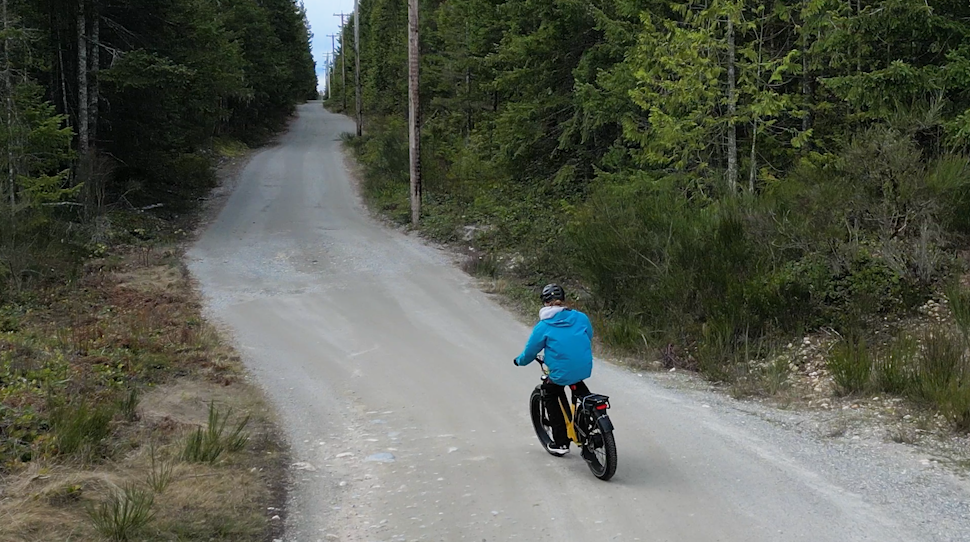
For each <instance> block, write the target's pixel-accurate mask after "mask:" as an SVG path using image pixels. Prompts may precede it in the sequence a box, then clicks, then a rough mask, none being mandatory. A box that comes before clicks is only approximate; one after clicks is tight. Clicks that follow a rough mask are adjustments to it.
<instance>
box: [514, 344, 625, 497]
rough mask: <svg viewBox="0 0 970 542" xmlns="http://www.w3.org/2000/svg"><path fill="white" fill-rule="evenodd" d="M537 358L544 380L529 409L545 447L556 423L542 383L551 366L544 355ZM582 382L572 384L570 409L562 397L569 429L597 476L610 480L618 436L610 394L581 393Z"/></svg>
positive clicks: (563, 409)
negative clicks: (549, 408) (611, 418)
mask: <svg viewBox="0 0 970 542" xmlns="http://www.w3.org/2000/svg"><path fill="white" fill-rule="evenodd" d="M536 361H538V362H539V366H540V367H542V383H540V384H539V385H537V386H536V388H535V389H534V390H533V391H532V395H531V396H530V397H529V412H530V413H531V415H532V425H533V427H534V428H535V430H536V436H537V437H539V442H540V443H542V447H543V448H545V447H546V446H547V445H548V444H549V443H551V442H552V441H553V438H552V426H551V425H550V424H549V416H548V413H547V412H546V403H545V401H544V400H543V398H544V397H545V394H546V392H545V390H544V389H543V387H542V384H544V383H545V382H546V380H548V379H549V368H548V367H546V364H545V363H543V360H542V359H541V358H537V359H536ZM579 384H580V383H576V384H573V385H571V386H569V388H570V392H571V393H570V394H571V398H570V404H569V408H568V409H567V408H566V405H564V404H562V401H558V402H559V405H560V407H561V408H562V412H563V415H564V416H565V419H566V433H567V434H568V435H569V438H570V440H572V441H573V442H574V443H576V445H577V446H578V447H579V449H580V450H581V451H582V456H583V459H585V460H586V464H587V465H588V466H589V470H590V471H592V473H593V476H595V477H597V478H599V479H600V480H603V481H606V480H609V479H610V478H612V477H613V475H614V474H616V440H615V439H614V438H613V422H612V421H610V416H609V414H607V413H606V411H607V410H608V409H609V408H610V398H609V397H608V396H606V395H599V394H596V393H590V394H588V395H584V396H581V397H577V396H576V387H577V386H578V385H579ZM549 453H550V454H551V453H552V452H549Z"/></svg>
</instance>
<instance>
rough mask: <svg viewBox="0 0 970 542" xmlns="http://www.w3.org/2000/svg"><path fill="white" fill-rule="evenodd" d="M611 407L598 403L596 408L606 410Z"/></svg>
mask: <svg viewBox="0 0 970 542" xmlns="http://www.w3.org/2000/svg"><path fill="white" fill-rule="evenodd" d="M608 408H610V405H596V410H606V409H608Z"/></svg>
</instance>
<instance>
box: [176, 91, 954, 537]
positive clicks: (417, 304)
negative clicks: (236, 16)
mask: <svg viewBox="0 0 970 542" xmlns="http://www.w3.org/2000/svg"><path fill="white" fill-rule="evenodd" d="M353 129H354V125H353V123H352V122H351V121H349V120H348V119H347V118H346V117H343V116H338V115H334V114H331V113H328V112H326V111H325V110H324V109H323V108H322V107H321V105H320V103H319V102H313V103H308V104H305V105H303V106H301V107H300V108H299V116H298V118H297V119H296V120H295V121H294V123H293V124H292V126H291V128H290V130H289V132H288V133H287V134H286V135H285V136H283V137H282V139H281V141H280V143H279V144H278V145H276V146H273V147H269V148H266V149H265V150H262V151H261V152H259V153H258V154H256V156H255V157H254V158H253V159H252V160H251V162H250V163H249V164H248V166H247V167H246V169H245V170H244V171H243V172H242V173H241V177H240V178H239V180H238V185H237V187H236V188H235V190H234V192H233V193H232V194H231V196H230V197H229V199H228V201H227V203H226V205H225V207H224V208H223V209H222V211H221V213H220V215H219V217H218V218H217V219H216V220H215V221H214V222H213V223H212V224H210V225H209V226H208V227H207V229H206V230H205V232H204V234H203V235H202V236H201V238H200V239H199V240H198V242H197V243H196V245H195V246H194V248H193V249H192V250H191V251H190V253H189V257H190V268H191V271H192V273H193V275H194V276H195V277H196V278H197V279H198V280H199V282H200V284H201V287H202V290H203V293H204V295H205V299H206V303H207V307H208V311H209V314H210V315H211V316H212V317H213V318H215V319H216V320H218V321H220V322H222V323H224V324H225V325H227V326H228V328H229V329H231V330H232V332H233V334H234V340H235V342H236V345H237V347H238V348H239V350H240V352H241V354H242V355H243V357H244V359H245V361H246V364H247V366H248V367H249V368H250V370H251V371H252V373H253V375H254V377H255V378H256V379H257V380H258V381H259V383H260V384H261V385H262V386H263V387H264V388H265V389H266V390H267V392H268V394H269V396H270V398H271V399H272V400H273V402H274V403H275V405H276V406H277V408H278V410H279V412H280V414H281V421H282V423H283V425H284V427H285V430H286V434H287V437H288V439H289V441H290V442H291V444H292V449H293V461H294V462H295V464H294V467H293V479H294V487H293V488H292V491H291V493H290V502H289V503H288V504H287V508H286V510H287V514H286V518H285V521H286V522H287V535H286V538H285V539H286V540H287V541H291V540H292V541H309V542H314V541H316V540H344V541H377V540H380V541H405V540H407V541H410V540H429V541H431V540H434V541H445V542H451V541H459V540H469V541H474V542H478V541H482V540H487V541H508V540H527V541H534V540H550V541H557V542H564V541H570V542H571V541H580V540H643V541H651V542H660V541H670V542H694V541H697V542H706V541H732V542H733V541H737V542H741V541H743V542H778V541H805V542H851V541H864V540H865V541H876V542H894V541H898V542H914V541H953V542H956V541H963V542H966V541H967V540H970V526H968V525H970V520H968V515H970V511H968V503H970V495H968V491H967V486H966V484H965V483H964V482H961V481H959V480H958V479H956V478H954V477H952V476H950V475H949V474H946V473H945V472H943V470H942V469H940V468H938V467H934V466H933V465H932V464H930V465H926V464H924V463H923V462H920V461H919V458H918V457H917V456H916V455H915V454H914V453H912V452H910V451H908V450H907V449H906V448H905V447H903V446H901V445H895V444H884V443H881V442H880V443H872V442H858V441H851V440H850V439H820V438H818V437H817V436H814V433H812V432H811V431H807V430H806V431H798V430H793V429H791V428H786V427H783V426H782V423H780V422H772V421H768V420H766V418H770V419H776V420H782V421H784V420H789V419H795V418H797V416H799V415H797V414H788V413H777V415H775V414H772V411H769V410H767V409H764V410H761V409H759V407H757V406H756V405H743V404H741V403H737V402H734V401H731V400H729V399H726V398H723V397H719V396H717V395H714V394H710V393H707V392H701V391H676V390H672V389H670V388H669V386H665V385H663V383H662V382H661V380H662V376H660V375H649V374H647V375H642V376H641V375H637V374H636V373H632V372H630V371H628V370H625V369H623V368H618V367H615V366H613V365H610V364H608V363H606V362H604V361H598V362H597V365H596V368H595V369H594V372H593V377H592V378H591V379H590V380H589V384H590V387H591V388H592V389H593V390H594V391H596V392H600V393H604V394H607V395H610V396H611V398H612V401H611V402H612V405H613V409H612V410H611V411H610V412H611V417H612V418H613V421H614V424H615V425H616V439H617V446H618V449H619V469H618V471H617V474H616V477H615V478H614V479H613V481H611V482H609V483H604V482H601V481H599V480H596V479H595V478H593V476H592V475H591V474H590V472H589V471H588V470H587V468H586V465H585V463H584V462H583V460H582V459H581V458H580V457H579V454H578V453H576V452H575V450H574V453H572V454H570V455H569V456H567V457H566V458H554V457H552V456H550V455H548V454H547V453H546V452H545V451H543V450H542V449H540V447H539V446H538V443H537V440H536V438H535V435H534V434H533V432H532V428H531V425H530V421H529V417H528V412H527V408H526V407H527V400H528V395H529V393H530V391H531V389H532V387H533V386H534V385H535V384H536V383H537V382H538V377H539V370H538V368H537V367H535V366H530V367H528V368H521V369H516V368H514V367H513V366H512V364H511V359H512V357H513V356H514V355H515V354H517V353H518V352H519V351H520V349H521V347H522V344H523V342H524V341H525V339H526V337H527V334H528V327H527V326H525V325H523V324H521V323H520V322H519V321H517V320H516V318H515V317H513V315H511V314H510V313H509V312H507V311H506V310H505V309H503V308H501V307H500V306H499V305H498V304H496V303H495V302H494V301H493V300H491V299H490V298H489V297H488V296H487V295H485V294H483V293H481V292H480V291H479V290H477V289H476V286H475V284H474V281H473V280H472V279H470V278H469V277H468V276H466V275H465V274H463V273H462V272H461V271H459V270H458V269H456V268H455V267H454V266H453V265H452V263H451V260H450V259H449V257H448V256H447V255H446V254H444V253H442V252H441V251H439V250H437V249H435V248H431V247H428V246H426V245H424V244H422V243H421V242H420V241H418V240H416V239H415V238H413V237H410V236H407V235H404V234H402V233H400V232H397V231H393V230H390V229H387V228H385V227H383V226H382V225H381V224H379V223H378V222H377V221H375V220H373V219H371V218H369V217H368V214H367V213H366V211H365V210H363V209H362V208H361V206H360V204H359V203H358V199H357V197H356V195H355V188H354V185H353V183H352V180H351V177H350V174H349V173H348V170H347V168H346V165H345V159H344V156H343V154H342V151H341V143H340V137H339V136H340V134H341V133H343V132H348V131H353ZM797 419H802V418H797ZM806 419H807V418H806ZM808 424H810V420H809V421H808V422H806V424H805V425H806V426H807V425H808ZM785 425H788V426H789V427H791V425H793V424H788V423H785ZM279 504H280V503H275V504H274V503H267V506H278V505H279Z"/></svg>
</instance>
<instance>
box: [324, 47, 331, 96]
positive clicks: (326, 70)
mask: <svg viewBox="0 0 970 542" xmlns="http://www.w3.org/2000/svg"><path fill="white" fill-rule="evenodd" d="M332 62H333V53H323V69H324V73H326V74H327V79H326V83H325V86H324V87H323V90H324V92H323V99H325V100H329V99H330V64H331V63H332Z"/></svg>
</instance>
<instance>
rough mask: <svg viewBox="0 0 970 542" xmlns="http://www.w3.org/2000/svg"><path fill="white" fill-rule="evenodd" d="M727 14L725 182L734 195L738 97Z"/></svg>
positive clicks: (736, 184) (736, 186)
mask: <svg viewBox="0 0 970 542" xmlns="http://www.w3.org/2000/svg"><path fill="white" fill-rule="evenodd" d="M732 17H733V16H732V15H728V21H727V47H728V51H727V53H728V66H727V77H728V149H727V184H728V191H729V192H730V193H731V194H732V195H734V194H736V193H737V191H738V128H737V126H736V125H735V123H734V117H735V116H736V115H737V112H738V97H737V91H736V90H735V85H736V79H735V77H736V76H735V73H734V63H735V61H734V54H735V51H734V20H733V18H732Z"/></svg>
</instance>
